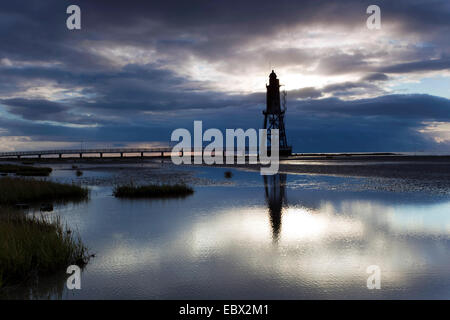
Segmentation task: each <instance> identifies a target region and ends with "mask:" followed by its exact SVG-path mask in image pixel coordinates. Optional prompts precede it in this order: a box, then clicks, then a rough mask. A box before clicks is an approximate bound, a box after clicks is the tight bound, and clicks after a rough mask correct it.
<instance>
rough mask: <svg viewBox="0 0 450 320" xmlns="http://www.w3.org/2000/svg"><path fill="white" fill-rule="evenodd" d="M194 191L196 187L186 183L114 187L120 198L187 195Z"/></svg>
mask: <svg viewBox="0 0 450 320" xmlns="http://www.w3.org/2000/svg"><path fill="white" fill-rule="evenodd" d="M193 193H194V189H192V188H191V187H188V186H186V185H184V184H174V185H169V184H150V185H144V186H135V185H133V184H132V183H130V184H128V185H122V186H116V187H114V191H113V194H114V196H115V197H118V198H171V197H174V198H176V197H186V196H188V195H191V194H193Z"/></svg>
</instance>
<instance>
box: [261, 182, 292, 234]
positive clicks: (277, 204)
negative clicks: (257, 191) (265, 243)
mask: <svg viewBox="0 0 450 320" xmlns="http://www.w3.org/2000/svg"><path fill="white" fill-rule="evenodd" d="M263 179H264V191H265V199H266V203H267V206H268V208H269V216H270V223H271V226H272V241H273V242H274V243H277V242H278V240H279V238H280V232H281V216H282V214H283V208H284V206H285V205H286V204H287V201H286V190H285V187H286V174H283V173H279V174H275V175H272V176H263Z"/></svg>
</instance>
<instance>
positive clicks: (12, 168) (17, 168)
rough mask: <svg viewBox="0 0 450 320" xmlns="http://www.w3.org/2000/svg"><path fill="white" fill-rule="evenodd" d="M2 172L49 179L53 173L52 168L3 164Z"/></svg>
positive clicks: (0, 166) (1, 166) (0, 168)
mask: <svg viewBox="0 0 450 320" xmlns="http://www.w3.org/2000/svg"><path fill="white" fill-rule="evenodd" d="M0 172H2V173H15V174H16V175H18V176H38V177H47V176H49V175H50V173H51V172H52V168H46V167H32V166H21V165H15V164H2V165H0Z"/></svg>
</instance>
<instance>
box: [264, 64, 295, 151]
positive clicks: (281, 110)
mask: <svg viewBox="0 0 450 320" xmlns="http://www.w3.org/2000/svg"><path fill="white" fill-rule="evenodd" d="M266 88H267V98H266V100H267V105H266V110H264V111H263V114H264V129H266V130H267V138H268V143H269V144H270V147H271V146H272V143H271V131H272V129H278V130H279V134H280V139H279V140H280V142H279V143H280V146H279V152H280V155H284V156H286V155H291V154H292V146H288V143H287V138H286V129H285V126H284V114H285V112H286V93H285V92H284V95H283V106H282V105H281V101H280V80H279V79H278V78H277V75H276V74H275V72H274V71H273V70H272V73H271V74H270V75H269V85H266Z"/></svg>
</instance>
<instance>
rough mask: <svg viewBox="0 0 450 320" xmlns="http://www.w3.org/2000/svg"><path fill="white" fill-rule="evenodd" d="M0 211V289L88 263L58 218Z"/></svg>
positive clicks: (83, 249)
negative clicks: (70, 266)
mask: <svg viewBox="0 0 450 320" xmlns="http://www.w3.org/2000/svg"><path fill="white" fill-rule="evenodd" d="M0 210H1V211H2V212H0V288H2V287H4V286H8V285H13V284H17V283H20V282H24V281H27V280H29V279H30V278H32V277H34V276H38V275H44V274H51V273H53V272H56V271H60V270H65V269H66V268H67V267H68V266H69V265H72V264H76V265H78V266H79V267H83V266H84V265H85V264H86V263H87V262H88V260H89V258H90V256H89V254H88V251H87V248H86V247H85V246H84V245H83V243H82V242H81V240H80V238H79V236H75V235H74V234H73V232H71V231H70V230H68V229H67V227H64V226H63V225H62V224H61V221H60V219H59V217H54V219H52V220H50V219H49V218H45V217H27V216H25V215H24V214H23V213H22V212H13V211H8V209H4V208H3V209H2V208H0Z"/></svg>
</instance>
